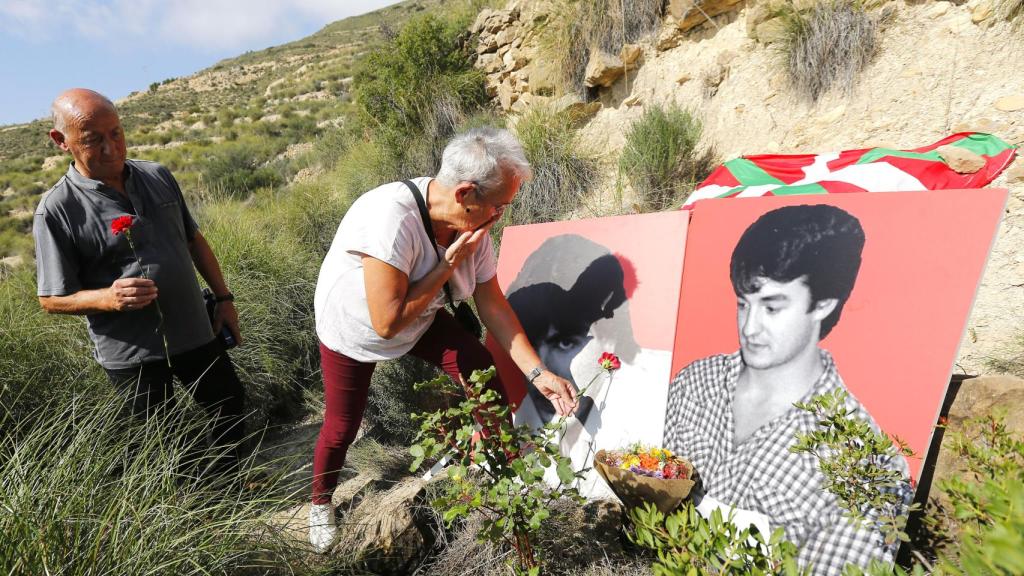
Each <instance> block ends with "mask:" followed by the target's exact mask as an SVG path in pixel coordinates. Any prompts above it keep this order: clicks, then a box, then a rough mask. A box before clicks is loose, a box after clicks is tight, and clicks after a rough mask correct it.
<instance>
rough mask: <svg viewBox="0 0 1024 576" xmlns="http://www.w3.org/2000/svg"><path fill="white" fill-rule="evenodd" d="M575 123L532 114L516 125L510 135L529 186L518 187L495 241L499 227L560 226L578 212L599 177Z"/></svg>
mask: <svg viewBox="0 0 1024 576" xmlns="http://www.w3.org/2000/svg"><path fill="white" fill-rule="evenodd" d="M575 120H576V119H575V118H574V117H573V116H572V114H571V113H568V112H556V111H554V110H553V109H548V108H533V109H530V110H529V111H527V112H526V113H524V114H523V115H522V116H521V117H520V118H519V121H518V122H516V125H515V133H516V136H517V137H518V138H519V141H520V143H522V145H523V150H524V151H525V152H526V158H527V160H529V161H530V165H531V166H532V167H533V180H531V181H530V182H526V183H525V184H523V187H522V190H520V192H519V194H517V195H516V198H515V200H514V201H513V202H512V205H511V206H509V207H508V209H507V210H506V211H505V215H504V217H502V219H501V221H500V222H499V223H498V224H499V225H497V226H495V229H494V233H495V235H496V236H499V237H500V232H501V228H502V227H503V226H513V225H518V224H531V223H537V222H551V221H554V220H560V219H562V218H565V217H567V216H568V215H569V214H571V213H572V212H574V211H577V210H580V209H581V208H583V202H584V200H585V199H586V198H587V195H588V194H590V192H592V191H593V189H594V187H595V185H596V184H597V181H598V176H599V171H598V162H597V158H596V156H594V155H593V154H591V153H589V152H587V151H586V149H585V148H584V146H583V144H582V142H581V141H580V137H579V132H578V130H577V128H576V122H575Z"/></svg>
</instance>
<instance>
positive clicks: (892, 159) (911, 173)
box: [683, 132, 1016, 208]
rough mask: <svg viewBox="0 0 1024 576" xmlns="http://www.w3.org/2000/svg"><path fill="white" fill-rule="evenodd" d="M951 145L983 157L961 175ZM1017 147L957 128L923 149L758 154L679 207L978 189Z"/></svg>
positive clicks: (731, 165) (728, 166)
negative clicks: (946, 153)
mask: <svg viewBox="0 0 1024 576" xmlns="http://www.w3.org/2000/svg"><path fill="white" fill-rule="evenodd" d="M942 146H955V147H958V148H963V149H965V150H967V151H969V152H973V153H974V154H977V155H979V156H981V157H982V158H983V159H984V160H985V164H984V166H982V167H981V169H979V170H978V171H977V172H973V173H970V174H960V173H958V172H956V171H955V170H953V169H952V168H951V167H950V166H949V165H948V164H947V163H946V162H945V161H944V160H943V159H942V157H941V156H940V155H939V152H938V148H940V147H942ZM1015 153H1016V151H1015V149H1014V148H1013V147H1012V146H1010V145H1009V144H1007V143H1006V142H1003V141H1002V140H1000V139H999V138H996V137H995V136H992V135H991V134H982V133H980V132H960V133H958V134H953V135H952V136H948V137H946V138H943V139H942V140H939V141H938V142H935V143H934V144H930V145H928V146H924V147H922V148H915V149H913V150H894V149H891V148H865V149H863V150H845V151H843V152H832V153H828V154H785V155H783V154H761V155H757V156H743V157H741V158H735V159H733V160H729V161H728V162H726V163H725V164H722V165H721V166H719V167H718V168H717V169H715V171H714V172H712V173H711V175H710V176H708V177H707V179H706V180H704V181H703V182H701V183H700V185H699V186H697V188H696V189H695V190H694V191H693V194H691V195H690V197H689V198H688V199H687V200H686V205H685V206H683V208H691V207H693V204H694V202H696V201H698V200H704V199H707V198H742V197H751V196H787V195H793V194H839V193H845V192H901V191H909V190H939V189H943V188H982V187H984V186H985V185H987V184H988V183H989V182H991V181H992V180H994V179H995V178H996V176H998V175H999V173H1000V172H1002V171H1003V170H1004V169H1006V167H1007V166H1009V165H1010V163H1011V162H1012V161H1013V157H1014V154H1015Z"/></svg>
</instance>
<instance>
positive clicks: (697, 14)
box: [665, 0, 743, 31]
mask: <svg viewBox="0 0 1024 576" xmlns="http://www.w3.org/2000/svg"><path fill="white" fill-rule="evenodd" d="M742 2H743V0H669V1H668V7H667V8H666V10H665V11H666V13H667V14H668V15H670V16H672V17H673V18H675V20H676V27H678V28H679V29H680V30H683V31H686V30H690V29H691V28H695V27H697V26H699V25H701V24H703V23H704V22H706V21H707V20H708V19H709V18H714V17H715V16H718V15H719V14H725V13H726V12H732V11H733V10H738V9H739V8H740V7H741V5H742Z"/></svg>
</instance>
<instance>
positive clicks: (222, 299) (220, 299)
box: [213, 292, 235, 304]
mask: <svg viewBox="0 0 1024 576" xmlns="http://www.w3.org/2000/svg"><path fill="white" fill-rule="evenodd" d="M213 301H214V302H217V303H218V304H219V303H221V302H234V301H235V295H234V294H232V293H231V292H228V293H227V294H225V295H223V296H216V297H214V299H213Z"/></svg>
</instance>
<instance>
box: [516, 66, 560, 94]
mask: <svg viewBox="0 0 1024 576" xmlns="http://www.w3.org/2000/svg"><path fill="white" fill-rule="evenodd" d="M524 71H525V72H526V74H527V76H528V77H529V79H530V91H532V92H533V93H534V94H537V95H540V96H551V95H553V94H554V93H555V92H556V91H557V90H558V88H559V86H561V83H562V82H561V80H562V74H561V71H560V70H559V69H558V66H557V65H556V64H555V63H554V62H552V61H550V60H547V59H534V60H531V61H530V64H529V65H527V67H526V68H524Z"/></svg>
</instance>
